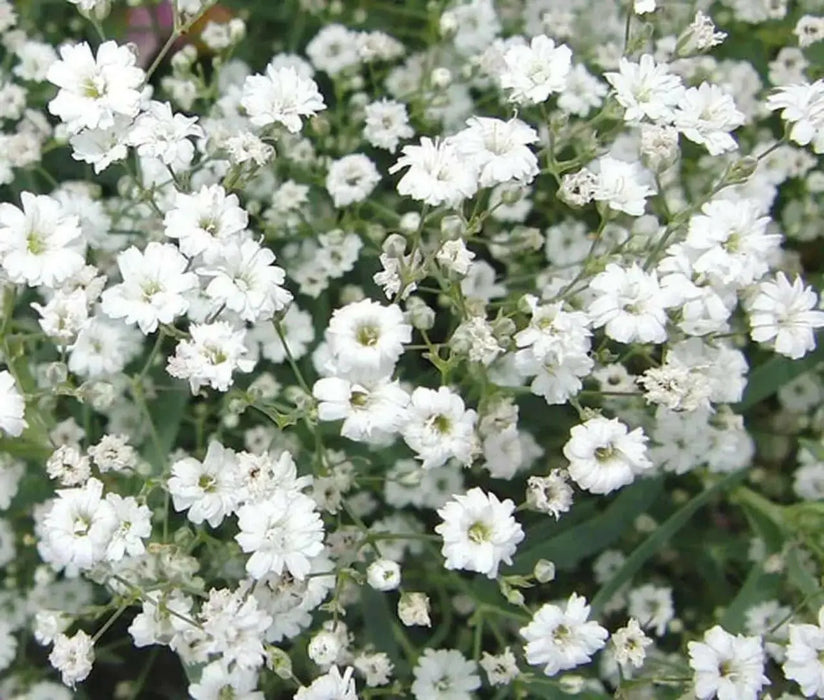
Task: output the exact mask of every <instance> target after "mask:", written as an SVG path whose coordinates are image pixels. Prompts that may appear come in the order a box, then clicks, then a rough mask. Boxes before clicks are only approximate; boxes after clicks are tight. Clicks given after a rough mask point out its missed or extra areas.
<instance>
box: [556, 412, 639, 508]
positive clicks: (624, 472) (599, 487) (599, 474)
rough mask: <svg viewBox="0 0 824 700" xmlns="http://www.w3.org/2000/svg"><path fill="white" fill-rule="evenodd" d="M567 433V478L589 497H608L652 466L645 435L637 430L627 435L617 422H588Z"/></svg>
mask: <svg viewBox="0 0 824 700" xmlns="http://www.w3.org/2000/svg"><path fill="white" fill-rule="evenodd" d="M569 432H570V438H569V441H568V442H567V443H566V444H565V445H564V456H565V457H566V458H567V459H568V460H569V475H570V477H571V478H572V480H573V481H574V482H575V483H576V484H578V486H580V487H581V488H582V489H586V490H587V491H589V492H590V493H610V492H611V491H614V490H615V489H618V488H621V487H622V486H626V485H627V484H630V483H632V481H633V480H634V479H635V476H636V475H637V474H642V473H643V472H645V471H647V470H649V469H651V468H652V466H653V465H652V462H651V461H650V460H649V458H648V457H647V447H646V443H647V437H646V436H645V435H644V431H643V430H642V429H641V428H636V429H635V430H633V431H631V432H629V431H628V430H627V426H626V425H624V424H623V423H622V422H621V421H619V420H618V419H617V418H612V419H607V418H604V417H602V416H598V417H595V418H590V419H589V420H588V421H586V422H585V423H583V424H581V425H576V426H574V427H573V428H572V429H571V430H570V431H569Z"/></svg>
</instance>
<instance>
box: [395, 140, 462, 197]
mask: <svg viewBox="0 0 824 700" xmlns="http://www.w3.org/2000/svg"><path fill="white" fill-rule="evenodd" d="M402 153H403V155H401V157H400V158H398V161H397V162H396V163H395V164H394V165H393V166H392V167H391V168H389V172H390V173H396V172H398V171H399V170H402V169H403V168H407V167H408V168H409V170H407V172H406V173H405V174H404V176H403V177H402V178H401V179H400V182H398V192H399V193H400V194H402V195H406V196H409V197H412V198H413V199H417V200H418V201H421V202H424V203H425V204H430V205H432V206H438V205H440V204H446V205H448V206H450V207H456V206H458V205H459V204H460V203H461V202H462V201H463V200H465V199H468V198H470V197H472V196H473V195H474V194H475V192H476V191H477V190H478V178H477V173H476V170H475V168H473V167H472V166H471V165H470V164H469V163H467V162H466V161H465V160H464V159H463V158H462V157H461V154H460V152H459V151H458V147H457V145H456V144H455V142H454V140H453V139H445V140H441V141H439V140H437V139H436V140H434V141H433V140H432V139H430V138H428V137H426V136H424V137H423V138H421V142H420V145H418V146H414V145H409V146H404V148H403V151H402Z"/></svg>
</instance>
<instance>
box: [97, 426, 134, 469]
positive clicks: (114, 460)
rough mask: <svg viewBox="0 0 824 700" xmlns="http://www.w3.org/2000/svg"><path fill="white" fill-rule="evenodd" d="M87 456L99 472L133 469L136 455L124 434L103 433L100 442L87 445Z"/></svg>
mask: <svg viewBox="0 0 824 700" xmlns="http://www.w3.org/2000/svg"><path fill="white" fill-rule="evenodd" d="M88 452H89V457H91V458H92V460H94V463H95V464H96V465H97V468H98V469H99V470H100V472H101V473H106V472H108V471H112V470H115V471H122V470H124V469H134V468H135V467H136V466H137V461H138V455H137V452H136V451H135V449H134V447H132V446H131V445H130V444H129V438H128V437H126V436H125V435H104V436H103V437H102V438H100V442H98V443H97V444H96V445H92V446H91V447H89V450H88Z"/></svg>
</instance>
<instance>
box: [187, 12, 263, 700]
mask: <svg viewBox="0 0 824 700" xmlns="http://www.w3.org/2000/svg"><path fill="white" fill-rule="evenodd" d="M210 24H211V23H210ZM257 685H258V673H257V671H256V670H254V669H246V668H240V667H239V666H233V667H231V670H230V667H229V665H228V664H227V663H226V662H225V661H224V660H223V659H219V660H217V661H213V662H212V663H210V664H208V665H206V666H204V667H203V670H202V671H201V674H200V680H198V682H197V683H192V684H191V685H190V686H189V688H188V691H189V696H190V697H191V698H193V700H220V698H225V697H230V698H237V699H238V700H263V698H264V696H263V693H261V692H259V691H257V690H256V688H257Z"/></svg>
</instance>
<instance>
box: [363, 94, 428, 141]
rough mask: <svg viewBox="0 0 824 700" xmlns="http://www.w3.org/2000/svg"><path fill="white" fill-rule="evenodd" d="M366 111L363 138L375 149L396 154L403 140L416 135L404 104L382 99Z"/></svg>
mask: <svg viewBox="0 0 824 700" xmlns="http://www.w3.org/2000/svg"><path fill="white" fill-rule="evenodd" d="M364 111H365V113H366V116H365V122H366V123H365V125H364V127H363V137H364V138H365V139H366V140H367V141H368V142H369V143H370V144H372V145H373V146H374V147H375V148H383V149H386V150H387V151H389V152H390V153H394V152H395V151H396V150H397V148H398V144H399V143H400V142H401V141H402V140H404V139H409V138H412V136H414V135H415V130H414V129H413V128H412V127H411V126H409V115H408V114H407V112H406V105H405V104H403V103H402V102H396V101H394V100H387V99H382V100H379V101H377V102H371V103H370V104H368V105H366V107H365V108H364Z"/></svg>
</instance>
